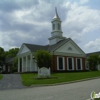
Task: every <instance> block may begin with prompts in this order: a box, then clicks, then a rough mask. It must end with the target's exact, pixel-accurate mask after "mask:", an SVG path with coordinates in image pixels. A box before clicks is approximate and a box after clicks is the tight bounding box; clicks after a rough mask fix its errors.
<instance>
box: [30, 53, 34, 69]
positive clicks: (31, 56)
mask: <svg viewBox="0 0 100 100" xmlns="http://www.w3.org/2000/svg"><path fill="white" fill-rule="evenodd" d="M32 59H33V55H32V54H31V55H30V71H33V70H32V67H33V62H32Z"/></svg>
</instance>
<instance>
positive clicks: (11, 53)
mask: <svg viewBox="0 0 100 100" xmlns="http://www.w3.org/2000/svg"><path fill="white" fill-rule="evenodd" d="M18 51H19V48H12V49H10V50H9V51H6V57H15V56H16V55H17V53H18Z"/></svg>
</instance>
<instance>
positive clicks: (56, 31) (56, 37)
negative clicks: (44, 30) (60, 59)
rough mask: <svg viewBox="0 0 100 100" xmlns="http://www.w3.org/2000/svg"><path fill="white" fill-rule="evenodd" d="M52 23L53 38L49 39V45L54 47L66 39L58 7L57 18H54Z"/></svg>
mask: <svg viewBox="0 0 100 100" xmlns="http://www.w3.org/2000/svg"><path fill="white" fill-rule="evenodd" d="M51 23H52V32H51V37H50V38H49V44H50V45H53V44H56V43H58V42H59V41H61V40H64V39H66V37H63V32H62V29H61V20H60V18H59V16H58V13H57V8H56V7H55V16H54V17H53V19H52V21H51Z"/></svg>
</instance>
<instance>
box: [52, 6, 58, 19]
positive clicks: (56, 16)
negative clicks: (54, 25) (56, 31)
mask: <svg viewBox="0 0 100 100" xmlns="http://www.w3.org/2000/svg"><path fill="white" fill-rule="evenodd" d="M54 18H59V16H58V13H57V8H56V7H55V16H54ZM54 18H53V19H54Z"/></svg>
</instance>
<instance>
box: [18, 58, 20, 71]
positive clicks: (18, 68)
mask: <svg viewBox="0 0 100 100" xmlns="http://www.w3.org/2000/svg"><path fill="white" fill-rule="evenodd" d="M18 72H20V58H19V57H18Z"/></svg>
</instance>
